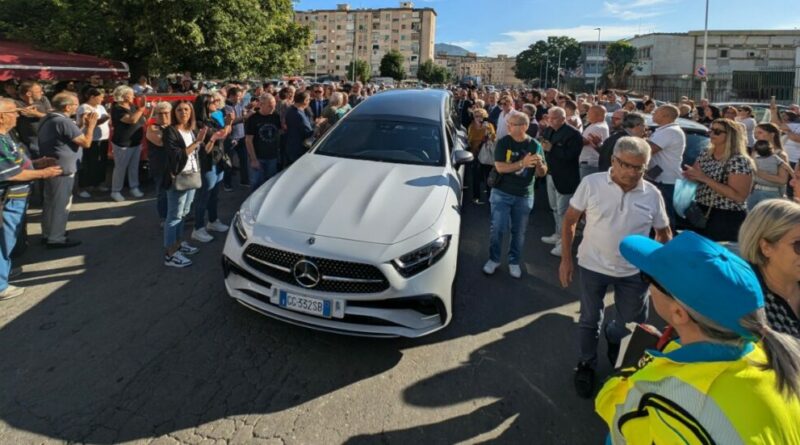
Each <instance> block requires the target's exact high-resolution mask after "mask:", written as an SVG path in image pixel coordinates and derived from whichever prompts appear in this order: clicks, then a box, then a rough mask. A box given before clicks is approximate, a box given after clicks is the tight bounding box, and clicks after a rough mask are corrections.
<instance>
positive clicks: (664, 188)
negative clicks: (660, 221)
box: [656, 182, 675, 227]
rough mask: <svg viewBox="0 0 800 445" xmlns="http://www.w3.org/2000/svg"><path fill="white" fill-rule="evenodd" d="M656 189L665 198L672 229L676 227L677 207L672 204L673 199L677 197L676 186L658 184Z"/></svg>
mask: <svg viewBox="0 0 800 445" xmlns="http://www.w3.org/2000/svg"><path fill="white" fill-rule="evenodd" d="M656 187H657V188H658V190H659V191H660V192H661V196H662V197H663V198H664V207H666V208H667V217H669V225H670V227H675V205H673V204H672V197H673V195H675V184H664V183H662V182H657V183H656Z"/></svg>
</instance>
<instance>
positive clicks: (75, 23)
mask: <svg viewBox="0 0 800 445" xmlns="http://www.w3.org/2000/svg"><path fill="white" fill-rule="evenodd" d="M31 2H33V3H34V4H33V5H32V3H31ZM292 15H293V10H292V1H291V0H217V1H214V2H207V1H204V0H184V1H181V2H154V1H152V0H5V1H4V5H3V7H2V8H0V34H5V36H6V37H8V38H12V39H15V40H22V41H27V42H32V43H34V44H36V45H37V46H40V47H42V48H44V49H53V50H62V51H75V52H80V53H86V54H94V55H98V56H102V57H109V58H113V59H118V60H122V61H125V62H127V63H128V64H129V65H130V67H131V71H132V72H133V74H140V73H160V74H166V73H172V72H178V71H184V70H189V71H193V72H200V73H203V74H205V75H207V76H213V77H229V76H247V75H259V76H274V75H277V74H284V73H291V72H296V71H297V70H298V69H300V68H301V67H302V62H303V54H304V51H305V49H306V48H307V47H308V44H309V43H310V39H311V37H310V31H309V29H308V28H307V27H305V26H301V25H298V24H296V23H294V21H293V20H292ZM37 23H38V25H37ZM44 23H46V24H47V25H46V26H44V25H42V24H44Z"/></svg>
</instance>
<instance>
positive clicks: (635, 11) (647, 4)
mask: <svg viewBox="0 0 800 445" xmlns="http://www.w3.org/2000/svg"><path fill="white" fill-rule="evenodd" d="M667 1H668V0H632V1H627V2H620V1H618V2H603V11H604V12H605V14H606V15H607V16H611V17H614V18H617V19H621V20H641V19H644V18H651V17H656V16H659V15H662V14H664V12H665V11H664V10H663V9H652V7H653V6H658V5H661V4H666V2H667Z"/></svg>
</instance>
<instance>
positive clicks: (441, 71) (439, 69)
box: [428, 65, 450, 83]
mask: <svg viewBox="0 0 800 445" xmlns="http://www.w3.org/2000/svg"><path fill="white" fill-rule="evenodd" d="M449 81H450V71H448V70H447V68H445V67H443V66H439V65H437V66H436V67H435V68H434V71H433V77H432V78H431V81H430V82H428V83H447V82H449Z"/></svg>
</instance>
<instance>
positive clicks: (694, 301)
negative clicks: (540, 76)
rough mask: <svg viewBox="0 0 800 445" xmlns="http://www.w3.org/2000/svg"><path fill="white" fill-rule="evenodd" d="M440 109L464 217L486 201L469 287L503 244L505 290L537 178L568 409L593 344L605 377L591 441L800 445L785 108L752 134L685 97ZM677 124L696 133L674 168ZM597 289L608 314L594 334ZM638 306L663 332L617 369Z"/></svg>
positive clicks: (798, 306)
mask: <svg viewBox="0 0 800 445" xmlns="http://www.w3.org/2000/svg"><path fill="white" fill-rule="evenodd" d="M456 95H457V102H456V107H457V112H456V114H457V115H458V116H460V118H461V121H462V122H463V123H464V125H465V130H466V132H467V136H468V137H467V140H468V146H469V150H470V151H471V152H472V153H473V155H474V157H475V159H476V160H475V161H474V162H475V163H476V164H478V165H475V166H473V167H472V168H470V169H469V170H468V171H467V173H468V175H471V176H472V177H471V178H470V180H468V181H466V182H467V183H468V184H470V187H471V188H472V189H473V190H472V197H473V200H474V202H475V203H477V204H480V203H482V202H483V194H482V193H481V192H482V188H484V187H485V188H486V189H487V194H488V196H489V204H490V214H491V223H490V227H491V228H490V234H489V243H490V248H489V260H488V261H487V262H486V264H485V265H484V267H483V272H484V273H485V274H487V275H493V274H495V273H496V271H497V269H498V267H499V266H500V263H501V246H502V245H503V237H504V235H505V234H509V235H510V245H509V252H508V268H509V275H510V276H511V277H513V278H520V277H521V276H522V273H521V270H520V265H521V262H522V254H523V249H522V245H523V241H524V238H525V231H526V228H527V218H528V215H529V214H530V212H531V209H532V208H533V205H534V195H535V192H534V187H535V186H534V183H535V181H536V180H537V178H538V180H540V181H541V183H542V184H543V186H544V187H546V192H547V196H548V201H549V203H548V204H549V209H550V210H551V211H552V213H553V219H554V226H555V232H554V233H553V234H552V235H549V236H545V237H543V238H542V239H541V241H542V242H543V243H546V244H552V245H554V246H555V247H554V248H553V249H552V251H551V254H553V255H556V256H559V257H560V258H561V262H560V267H559V279H560V281H561V284H562V286H564V287H565V288H566V287H568V286H570V284H571V283H572V281H573V278H574V277H575V276H577V278H578V281H579V282H580V290H579V292H580V316H579V320H578V349H579V356H578V358H577V366H576V367H575V369H574V379H573V380H574V385H575V390H576V392H577V394H578V395H579V396H580V397H584V398H590V397H593V396H594V395H595V389H596V388H595V386H596V376H595V374H596V369H597V368H598V344H599V341H600V334H601V333H602V334H603V338H604V339H605V343H606V346H607V349H606V350H607V357H608V360H609V362H610V364H611V366H612V367H618V368H617V373H616V374H615V375H613V376H612V377H611V378H610V379H608V380H607V381H606V382H605V384H604V385H603V388H602V390H601V391H600V393H599V395H598V396H597V399H596V409H597V412H598V413H599V414H600V415H601V417H602V418H603V419H604V420H605V421H606V422H607V423H608V425H609V429H610V435H609V442H610V443H695V442H696V443H714V442H716V443H744V442H747V443H750V442H751V441H752V442H753V443H796V442H798V441H800V224H798V223H800V219H797V218H798V217H800V204H798V202H797V200H793V199H791V198H792V196H794V195H793V188H794V185H795V183H796V180H797V179H798V176H800V169H798V165H797V161H798V155H800V151H798V150H797V148H798V146H796V145H795V144H796V142H797V141H798V140H800V125H798V116H800V115H799V114H798V112H799V111H800V110H798V107H797V106H796V105H795V106H792V107H791V108H790V110H789V111H786V112H783V113H780V112H779V110H778V109H777V107H776V106H775V104H774V103H773V104H771V112H772V113H771V115H772V118H773V122H769V123H760V124H759V123H756V121H755V119H754V118H753V110H752V109H751V108H750V107H746V106H745V107H742V109H740V110H737V109H735V108H733V107H726V108H725V109H724V110H717V109H716V107H714V106H713V105H709V104H708V102H707V101H705V100H704V101H701V102H700V104H699V105H698V106H695V104H694V102H692V101H691V100H689V99H688V98H682V100H681V101H679V103H675V104H670V103H661V104H657V103H656V102H655V101H654V100H651V99H650V98H647V97H645V98H643V99H642V100H639V101H636V102H634V101H633V100H631V99H628V98H624V97H623V98H619V97H618V96H617V94H616V93H615V92H613V91H609V92H604V93H603V94H597V95H593V94H580V95H577V96H576V95H572V94H565V93H561V92H559V91H557V90H555V89H549V90H547V91H545V92H544V93H542V92H539V91H527V92H518V91H504V92H484V93H483V94H481V93H480V92H479V91H476V90H472V89H469V88H462V89H459V90H458V91H457V92H456ZM609 113H611V116H608V114H609ZM648 115H649V116H648ZM607 118H608V119H607ZM679 119H692V120H694V121H696V122H698V123H701V124H703V125H705V126H706V127H707V128H708V135H709V144H708V147H707V149H705V150H704V151H703V152H702V153H701V154H700V155H699V157H698V158H697V160H696V161H695V162H694V163H693V164H692V165H687V164H685V163H684V162H685V161H684V152H685V150H686V134H685V132H684V131H683V130H682V128H681V126H680V121H679ZM648 120H650V121H651V122H652V125H649V123H648ZM650 126H652V127H654V128H653V129H652V130H651V128H650ZM489 153H491V154H492V156H489V155H488V154H489ZM685 190H690V191H692V193H691V194H690V195H689V198H690V199H689V200H688V201H687V200H686V199H685V198H684V197H683V196H684V193H683V192H684V191H685ZM676 233H680V234H679V235H677V236H676V237H675V238H674V239H673V236H674V234H676ZM578 238H579V239H580V242H579V245H578V248H577V255H576V256H577V260H574V259H573V246H574V245H575V244H578V241H576V240H577V239H578ZM736 246H738V248H739V249H740V250H741V257H740V256H738V255H737V254H735V253H733V252H732V250H734V249H736ZM575 263H577V267H576V264H575ZM576 272H577V273H576ZM609 288H610V289H611V290H612V292H613V296H614V310H613V312H612V313H613V317H612V319H611V320H609V321H607V322H606V323H604V320H603V318H604V315H605V312H606V308H605V304H604V297H605V296H606V293H607V291H608V290H609ZM651 302H652V306H653V307H654V309H655V311H656V312H657V313H658V315H659V316H660V318H661V319H662V320H663V321H664V322H666V323H668V324H669V325H670V326H671V327H670V328H669V329H668V330H667V331H665V334H664V335H662V336H661V338H656V339H657V340H659V341H658V342H656V341H653V342H652V343H653V349H647V350H646V351H638V354H636V351H634V354H635V355H634V357H640V356H643V357H644V358H642V359H641V360H638V362H635V363H634V364H633V365H631V364H628V365H627V366H626V365H624V362H622V361H620V355H621V354H623V353H624V352H627V351H622V349H623V347H622V344H623V339H624V338H625V337H627V336H628V335H630V334H631V331H630V330H629V328H628V324H630V323H636V324H639V325H641V324H643V323H645V322H646V321H647V320H648V317H649V313H650V308H651ZM673 329H674V331H673ZM673 332H674V333H676V334H677V336H676V337H675V338H673V337H672V335H674V334H671V333H673ZM658 344H661V346H662V347H661V348H656V346H657V345H658ZM741 401H746V402H745V403H744V404H741ZM753 412H755V413H757V414H756V415H751V413H753Z"/></svg>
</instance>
